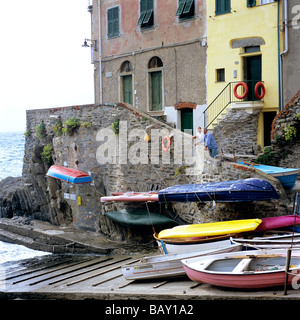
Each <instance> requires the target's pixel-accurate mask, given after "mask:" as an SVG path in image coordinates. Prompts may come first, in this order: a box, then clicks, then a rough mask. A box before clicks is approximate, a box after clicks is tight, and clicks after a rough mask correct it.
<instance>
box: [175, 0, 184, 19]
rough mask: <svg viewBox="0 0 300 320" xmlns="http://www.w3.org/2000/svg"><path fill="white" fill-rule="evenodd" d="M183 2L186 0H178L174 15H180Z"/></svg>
mask: <svg viewBox="0 0 300 320" xmlns="http://www.w3.org/2000/svg"><path fill="white" fill-rule="evenodd" d="M185 3H186V0H180V1H179V5H178V8H177V11H176V14H175V15H176V16H180V15H181V14H182V11H183V8H184V6H185Z"/></svg>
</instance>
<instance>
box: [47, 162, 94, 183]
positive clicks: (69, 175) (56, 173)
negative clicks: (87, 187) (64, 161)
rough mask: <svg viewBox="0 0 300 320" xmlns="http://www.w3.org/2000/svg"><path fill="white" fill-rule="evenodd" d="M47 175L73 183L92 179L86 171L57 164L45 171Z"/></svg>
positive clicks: (86, 181)
mask: <svg viewBox="0 0 300 320" xmlns="http://www.w3.org/2000/svg"><path fill="white" fill-rule="evenodd" d="M47 176H48V177H52V178H56V179H59V180H63V181H67V182H70V183H75V184H76V183H88V182H91V181H92V178H91V177H90V176H89V175H88V174H87V173H84V172H82V171H79V170H77V169H73V168H66V167H62V166H58V165H53V166H51V167H50V168H49V170H48V172H47Z"/></svg>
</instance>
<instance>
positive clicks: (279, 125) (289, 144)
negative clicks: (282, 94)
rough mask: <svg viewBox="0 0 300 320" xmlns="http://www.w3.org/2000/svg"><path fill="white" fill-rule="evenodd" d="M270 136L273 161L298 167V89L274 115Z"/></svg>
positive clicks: (299, 163) (299, 145) (299, 147)
mask: <svg viewBox="0 0 300 320" xmlns="http://www.w3.org/2000/svg"><path fill="white" fill-rule="evenodd" d="M293 132H294V134H292V133H293ZM271 138H272V147H273V157H272V161H273V163H274V164H277V165H279V166H282V167H292V168H300V90H299V91H298V92H297V93H296V94H295V95H294V97H293V98H292V99H291V100H290V101H289V103H288V104H287V105H286V106H285V107H284V109H283V110H282V111H281V112H280V113H278V115H277V116H276V117H275V119H274V121H273V125H272V132H271Z"/></svg>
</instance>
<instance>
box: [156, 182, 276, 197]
mask: <svg viewBox="0 0 300 320" xmlns="http://www.w3.org/2000/svg"><path fill="white" fill-rule="evenodd" d="M270 199H279V195H278V193H277V192H276V190H275V188H274V187H273V186H272V185H271V184H270V183H269V182H268V181H266V180H263V179H256V178H250V179H241V180H232V181H223V182H213V183H203V184H187V185H177V186H173V187H169V188H166V189H163V190H160V191H159V193H158V201H159V202H162V203H165V202H171V201H176V202H202V201H203V202H205V201H213V200H214V201H219V202H242V201H261V200H270Z"/></svg>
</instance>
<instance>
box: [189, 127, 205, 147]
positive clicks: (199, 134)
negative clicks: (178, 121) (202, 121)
mask: <svg viewBox="0 0 300 320" xmlns="http://www.w3.org/2000/svg"><path fill="white" fill-rule="evenodd" d="M192 139H197V140H196V143H195V146H196V145H197V144H199V143H201V142H203V141H204V134H203V133H202V129H201V127H198V128H197V131H196V135H195V136H193V137H192Z"/></svg>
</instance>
